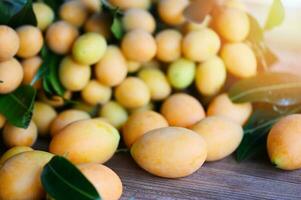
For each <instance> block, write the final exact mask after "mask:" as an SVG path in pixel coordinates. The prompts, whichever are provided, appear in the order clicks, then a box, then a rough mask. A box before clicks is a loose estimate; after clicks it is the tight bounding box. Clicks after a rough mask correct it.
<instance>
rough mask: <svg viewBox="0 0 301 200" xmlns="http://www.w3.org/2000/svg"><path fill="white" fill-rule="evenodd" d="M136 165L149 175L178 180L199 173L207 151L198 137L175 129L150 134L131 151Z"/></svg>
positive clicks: (192, 133)
mask: <svg viewBox="0 0 301 200" xmlns="http://www.w3.org/2000/svg"><path fill="white" fill-rule="evenodd" d="M131 155H132V157H133V158H134V160H135V161H136V163H137V164H138V165H139V166H140V167H142V168H143V169H144V170H146V171H148V172H149V173H151V174H153V175H156V176H160V177H165V178H180V177H185V176H188V175H190V174H192V173H194V172H195V171H196V170H198V169H199V168H200V167H201V166H202V165H203V163H204V162H205V159H206V156H207V148H206V143H205V141H204V139H203V138H202V137H201V136H200V135H199V134H197V133H195V132H193V131H191V130H188V129H185V128H177V127H167V128H160V129H155V130H152V131H150V132H148V133H146V134H145V135H144V136H142V137H141V138H140V139H138V140H137V142H135V143H134V145H133V146H132V148H131Z"/></svg>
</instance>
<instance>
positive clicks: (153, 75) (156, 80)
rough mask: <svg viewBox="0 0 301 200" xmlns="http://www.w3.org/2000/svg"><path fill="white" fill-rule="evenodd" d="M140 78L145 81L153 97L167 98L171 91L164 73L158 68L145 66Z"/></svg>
mask: <svg viewBox="0 0 301 200" xmlns="http://www.w3.org/2000/svg"><path fill="white" fill-rule="evenodd" d="M138 76H139V78H141V80H143V81H144V82H145V84H146V85H147V87H148V88H149V90H150V93H151V99H152V100H155V101H160V100H163V99H165V98H167V97H168V96H169V95H170V93H171V87H170V85H169V83H168V81H167V78H166V77H165V75H164V73H163V72H162V71H160V70H159V69H156V68H144V69H142V70H141V71H140V72H139V74H138Z"/></svg>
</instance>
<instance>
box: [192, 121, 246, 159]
mask: <svg viewBox="0 0 301 200" xmlns="http://www.w3.org/2000/svg"><path fill="white" fill-rule="evenodd" d="M191 129H192V130H193V131H195V132H197V133H198V134H200V135H201V136H202V137H203V139H204V140H205V142H206V144H207V151H208V154H207V158H206V161H217V160H221V159H223V158H225V157H227V156H229V155H230V154H232V153H233V152H234V151H235V150H236V149H237V147H238V146H239V144H240V142H241V141H242V138H243V134H244V133H243V129H242V127H241V126H240V125H239V124H237V123H235V122H233V121H232V120H230V119H228V118H225V117H215V116H214V117H207V118H205V119H203V120H201V121H200V122H198V123H197V124H195V125H194V126H193V127H192V128H191Z"/></svg>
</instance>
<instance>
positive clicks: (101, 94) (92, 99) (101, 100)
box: [81, 80, 112, 106]
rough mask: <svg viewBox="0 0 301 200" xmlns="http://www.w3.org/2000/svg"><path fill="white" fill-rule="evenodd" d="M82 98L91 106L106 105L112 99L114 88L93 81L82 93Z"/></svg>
mask: <svg viewBox="0 0 301 200" xmlns="http://www.w3.org/2000/svg"><path fill="white" fill-rule="evenodd" d="M81 96H82V98H83V100H84V101H85V102H87V103H88V104H90V105H93V106H95V105H97V104H105V103H107V102H108V101H109V100H110V99H111V96H112V88H110V87H108V86H106V85H103V84H101V83H99V82H98V81H96V80H91V81H90V82H89V83H88V84H87V85H86V87H85V88H84V89H83V90H82V91H81Z"/></svg>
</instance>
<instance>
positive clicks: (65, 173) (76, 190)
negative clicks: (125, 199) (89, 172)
mask: <svg viewBox="0 0 301 200" xmlns="http://www.w3.org/2000/svg"><path fill="white" fill-rule="evenodd" d="M41 181H42V185H43V188H44V189H45V190H46V192H47V193H48V194H49V195H50V196H51V197H53V198H54V199H56V200H66V199H72V200H101V197H100V196H99V194H98V192H97V190H96V189H95V188H94V186H93V185H92V183H90V182H89V181H88V179H87V178H86V177H85V176H84V175H83V174H82V173H81V172H80V171H79V170H78V169H77V167H76V166H74V165H73V164H72V163H71V162H69V161H68V160H67V159H65V158H64V157H60V156H54V157H53V158H52V159H51V160H50V162H49V163H48V164H47V165H46V166H45V167H44V169H43V172H42V175H41Z"/></svg>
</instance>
